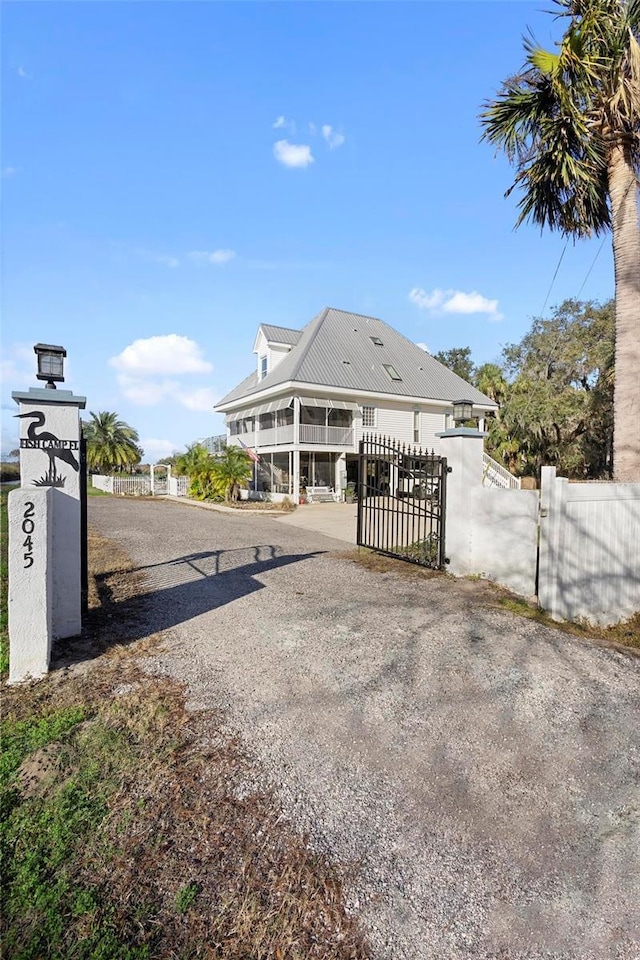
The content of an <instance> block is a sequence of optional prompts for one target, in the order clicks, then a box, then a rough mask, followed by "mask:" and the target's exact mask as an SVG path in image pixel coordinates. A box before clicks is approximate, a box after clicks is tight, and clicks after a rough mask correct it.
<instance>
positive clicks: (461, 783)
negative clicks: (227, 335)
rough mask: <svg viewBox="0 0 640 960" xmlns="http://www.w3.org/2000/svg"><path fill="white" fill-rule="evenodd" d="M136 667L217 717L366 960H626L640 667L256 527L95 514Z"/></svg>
mask: <svg viewBox="0 0 640 960" xmlns="http://www.w3.org/2000/svg"><path fill="white" fill-rule="evenodd" d="M90 521H91V522H92V523H94V524H96V525H97V526H98V528H99V529H100V530H101V531H102V533H103V534H104V535H106V536H109V537H113V538H115V539H116V540H118V541H119V542H120V543H121V544H122V545H123V547H124V548H125V549H126V550H127V551H128V553H129V555H130V556H131V557H132V558H133V560H134V561H135V562H136V564H137V565H139V566H140V568H141V569H142V571H143V573H144V574H145V577H146V581H145V590H146V591H147V597H148V603H147V605H146V613H145V614H144V618H143V622H142V623H133V622H131V621H130V619H128V618H127V612H128V611H127V603H126V602H125V603H123V605H122V611H121V613H122V623H123V630H125V631H126V632H127V633H128V635H129V636H130V637H133V638H135V637H136V636H146V635H149V634H151V633H153V632H155V631H159V630H162V631H165V640H164V642H163V644H162V646H161V647H160V648H159V650H158V652H157V654H156V655H155V656H153V657H152V658H151V659H146V658H145V660H143V661H142V662H143V664H144V665H145V668H146V669H148V670H151V671H153V672H155V673H159V674H164V675H170V676H172V677H176V678H179V679H180V680H182V681H184V683H185V684H186V685H187V688H188V691H189V701H190V704H191V705H192V706H193V707H197V708H208V707H216V708H218V707H221V706H222V707H224V708H226V709H227V710H228V712H229V718H230V723H231V724H232V725H233V726H234V727H235V728H236V729H237V730H238V731H239V732H240V733H241V734H242V736H243V738H244V740H245V742H246V743H247V744H248V747H249V749H250V751H251V752H252V753H253V755H254V756H255V757H256V758H257V759H258V760H259V761H260V764H261V769H262V771H263V773H264V776H265V777H266V778H267V780H268V782H269V783H270V784H272V785H273V786H274V787H275V788H276V790H277V792H278V795H279V797H280V800H281V802H282V804H283V806H284V809H285V811H286V813H287V814H288V815H289V816H290V817H291V818H292V819H293V820H294V821H295V822H296V823H297V824H298V825H299V826H300V827H301V828H302V829H305V830H309V831H310V833H311V835H312V837H313V839H314V842H315V843H317V844H318V845H319V846H321V847H322V848H323V849H325V850H326V851H327V852H328V853H329V854H330V855H331V856H332V857H335V858H336V859H339V860H341V861H343V862H344V863H345V864H347V865H348V867H349V869H350V871H351V881H350V884H349V896H350V902H351V905H352V906H353V908H354V909H358V910H359V911H360V913H361V915H362V917H363V923H364V925H365V927H366V929H367V931H368V933H369V936H370V939H371V944H372V949H373V952H374V956H376V957H379V958H393V960H395V958H415V960H418V958H420V960H422V958H434V960H435V958H438V960H443V958H452V960H453V958H466V957H474V958H476V957H478V958H497V957H504V958H554V960H558V958H561V960H562V958H566V960H570V958H571V960H608V958H611V960H614V958H615V960H637V958H638V956H640V939H639V935H638V931H639V930H640V912H639V906H638V905H639V902H640V898H639V897H638V892H639V882H640V881H639V877H640V871H639V857H640V854H639V851H640V837H639V824H640V800H639V793H638V769H639V757H640V742H639V741H640V736H639V730H640V722H639V721H640V709H639V697H638V691H639V685H638V679H639V669H638V667H639V661H638V660H636V659H633V658H630V657H627V656H626V655H624V654H620V653H617V652H615V651H612V650H606V649H603V648H600V647H597V646H595V645H592V644H589V643H585V642H581V641H578V640H574V639H573V638H571V637H568V636H566V635H564V634H561V633H559V632H557V631H554V630H550V629H548V628H545V627H542V626H540V625H538V624H536V623H534V622H532V621H529V620H524V619H521V618H518V617H516V616H514V615H511V614H509V613H506V612H503V611H500V610H497V609H495V608H493V607H491V606H490V605H489V604H488V603H486V602H484V601H483V600H482V599H481V598H479V597H478V589H477V586H478V585H477V584H473V583H467V582H456V581H453V580H451V579H449V578H447V577H441V578H440V577H437V578H434V579H431V580H414V579H411V578H404V577H398V576H396V575H393V574H375V573H370V572H368V571H366V570H364V569H363V568H362V567H360V566H359V565H358V564H356V563H354V562H352V561H349V560H346V559H341V558H340V557H339V556H336V551H341V550H344V549H345V543H344V541H342V542H340V541H337V540H331V539H328V538H326V537H324V536H322V535H321V534H319V533H313V532H310V531H308V530H305V529H301V528H300V527H297V526H294V525H292V524H283V523H282V522H280V521H278V520H273V519H271V518H268V517H260V516H246V515H240V516H228V515H226V514H220V513H213V512H207V511H201V510H197V509H193V508H187V507H182V506H180V505H177V504H175V503H166V502H161V501H132V500H123V499H115V498H109V499H107V498H104V500H103V499H100V500H98V499H96V500H92V501H91V502H90Z"/></svg>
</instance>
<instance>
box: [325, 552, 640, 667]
mask: <svg viewBox="0 0 640 960" xmlns="http://www.w3.org/2000/svg"><path fill="white" fill-rule="evenodd" d="M336 556H339V557H341V558H342V559H346V560H350V561H352V562H354V563H358V564H359V565H360V566H362V567H364V568H365V570H369V571H371V572H372V573H382V574H385V573H391V574H394V575H395V576H399V577H403V578H405V579H410V580H431V579H433V577H441V578H442V579H443V586H444V585H448V586H449V587H451V588H453V589H456V590H461V591H464V593H465V597H466V599H475V600H476V601H477V602H479V603H485V604H488V605H489V606H493V607H498V608H500V609H502V610H509V611H510V612H511V613H515V614H516V615H517V616H520V617H526V618H527V619H528V620H536V621H537V622H538V623H541V624H543V625H544V626H545V627H552V628H553V629H554V630H560V631H561V632H563V633H568V634H571V636H574V637H579V638H580V639H582V640H590V641H593V642H594V643H597V644H599V645H600V646H606V647H611V648H613V649H616V650H619V651H620V652H622V653H631V654H635V655H640V613H638V614H636V615H635V616H634V617H631V619H630V620H627V621H625V622H624V623H619V624H616V626H613V627H595V626H591V625H590V624H587V623H573V622H568V623H564V622H559V621H557V620H552V619H551V617H550V616H549V614H548V613H545V611H544V610H541V609H540V607H538V606H536V605H535V604H533V603H528V602H527V601H526V600H523V599H521V598H520V597H516V596H515V595H514V594H512V593H509V591H508V590H506V589H504V588H503V587H500V586H498V585H497V584H495V583H491V581H489V580H483V579H481V578H480V577H468V578H464V579H457V580H454V579H453V578H451V577H447V575H446V573H443V572H441V571H438V570H430V569H429V568H427V567H421V566H419V565H418V564H414V563H408V562H407V561H405V560H396V559H395V558H394V557H386V556H384V555H383V554H378V553H374V552H373V551H372V550H368V549H366V548H363V547H361V548H359V549H356V550H349V551H347V552H345V553H340V554H336Z"/></svg>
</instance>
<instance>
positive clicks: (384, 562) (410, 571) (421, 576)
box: [334, 547, 446, 580]
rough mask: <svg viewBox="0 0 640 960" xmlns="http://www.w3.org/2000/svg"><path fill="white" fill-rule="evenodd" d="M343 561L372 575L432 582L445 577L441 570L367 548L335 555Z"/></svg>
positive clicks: (357, 548) (358, 548)
mask: <svg viewBox="0 0 640 960" xmlns="http://www.w3.org/2000/svg"><path fill="white" fill-rule="evenodd" d="M334 556H336V557H339V558H340V559H341V560H349V561H351V562H352V563H357V564H359V565H360V566H361V567H364V569H365V570H369V571H371V573H393V574H395V575H396V576H398V577H404V578H405V579H409V580H432V579H433V578H434V577H444V576H446V574H444V573H443V572H442V571H441V570H433V569H431V568H430V567H423V566H421V565H420V564H419V563H411V562H410V561H408V560H399V559H396V558H395V557H388V556H386V555H385V554H383V553H376V552H375V551H374V550H369V549H368V548H367V547H356V549H355V550H345V551H344V552H343V551H340V553H336V554H334Z"/></svg>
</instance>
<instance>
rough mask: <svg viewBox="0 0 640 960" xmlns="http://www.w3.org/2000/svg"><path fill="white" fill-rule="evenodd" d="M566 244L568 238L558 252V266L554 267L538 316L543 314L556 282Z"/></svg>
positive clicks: (567, 244) (567, 243)
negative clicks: (560, 251) (559, 252)
mask: <svg viewBox="0 0 640 960" xmlns="http://www.w3.org/2000/svg"><path fill="white" fill-rule="evenodd" d="M568 246H569V239H568V238H567V241H566V243H565V245H564V248H563V250H562V253H561V254H560V259H559V260H558V266H557V267H556V270H555V273H554V275H553V277H552V279H551V283H550V284H549V289H548V290H547V295H546V297H545V298H544V304H543V305H542V310H541V311H540V316H542V315H543V314H544V311H545V308H546V306H547V303H548V302H549V296H550V294H551V291H552V289H553V285H554V283H555V282H556V277H557V276H558V270H559V269H560V264H561V263H562V260H563V257H564V255H565V253H566V252H567V247H568Z"/></svg>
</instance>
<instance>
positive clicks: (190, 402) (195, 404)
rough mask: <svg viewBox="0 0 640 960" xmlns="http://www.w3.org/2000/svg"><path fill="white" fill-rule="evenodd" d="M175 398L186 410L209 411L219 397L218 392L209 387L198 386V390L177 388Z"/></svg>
mask: <svg viewBox="0 0 640 960" xmlns="http://www.w3.org/2000/svg"><path fill="white" fill-rule="evenodd" d="M175 399H176V400H177V401H178V403H181V404H182V406H183V407H186V408H187V410H194V411H196V412H197V411H200V412H205V413H211V408H212V407H213V405H214V403H216V402H217V401H218V400H219V399H220V394H219V393H216V392H215V390H213V389H212V388H211V387H200V388H199V389H198V390H178V391H176V393H175Z"/></svg>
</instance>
